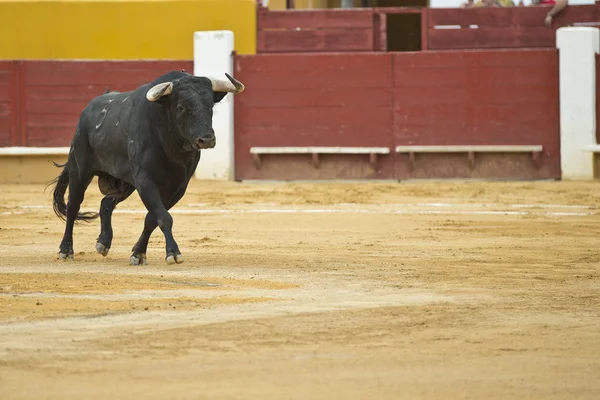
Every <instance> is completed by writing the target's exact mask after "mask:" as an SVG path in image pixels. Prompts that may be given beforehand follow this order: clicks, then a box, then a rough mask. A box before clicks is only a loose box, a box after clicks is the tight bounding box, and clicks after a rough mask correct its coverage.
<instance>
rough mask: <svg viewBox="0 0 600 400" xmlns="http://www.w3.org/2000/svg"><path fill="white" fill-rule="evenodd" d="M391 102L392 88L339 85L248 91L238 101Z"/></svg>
mask: <svg viewBox="0 0 600 400" xmlns="http://www.w3.org/2000/svg"><path fill="white" fill-rule="evenodd" d="M253 88H254V86H253ZM292 94H293V95H292ZM391 102H392V88H391V87H387V88H383V87H365V88H355V87H336V88H330V89H323V88H315V89H303V88H302V89H293V91H290V89H287V88H286V89H259V90H247V91H245V92H244V95H243V96H239V100H238V102H237V103H236V104H239V105H240V106H242V107H278V106H280V105H281V104H286V105H287V106H288V107H386V106H389V104H391Z"/></svg>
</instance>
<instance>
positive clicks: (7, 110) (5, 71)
mask: <svg viewBox="0 0 600 400" xmlns="http://www.w3.org/2000/svg"><path fill="white" fill-rule="evenodd" d="M12 69H13V62H11V61H2V62H0V147H4V146H10V144H11V137H12V135H13V134H14V130H15V127H14V126H12V124H13V121H14V118H12V114H13V113H14V110H13V107H12V104H11V99H12V96H11V91H12V90H11V89H12V87H11V82H12V79H11V78H12Z"/></svg>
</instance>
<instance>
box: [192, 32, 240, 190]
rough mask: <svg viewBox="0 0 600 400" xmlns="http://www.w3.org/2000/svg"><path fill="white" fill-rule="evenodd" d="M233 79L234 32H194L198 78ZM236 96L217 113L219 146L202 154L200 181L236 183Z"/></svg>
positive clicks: (226, 100) (198, 171) (220, 105)
mask: <svg viewBox="0 0 600 400" xmlns="http://www.w3.org/2000/svg"><path fill="white" fill-rule="evenodd" d="M226 72H227V73H228V74H229V75H231V76H234V75H233V32H232V31H203V32H194V75H195V76H208V77H212V78H220V79H225V80H227V77H226V76H225V73H226ZM233 96H234V95H233V94H228V95H227V96H225V98H224V99H223V100H221V102H220V103H217V104H215V107H214V109H213V121H212V122H213V129H214V130H215V136H216V138H217V145H216V146H215V148H213V149H209V150H202V154H201V157H200V163H199V164H198V168H197V169H196V174H195V176H196V178H198V179H224V180H233V178H234V175H233V166H234V163H233V161H234V159H233V151H234V148H233Z"/></svg>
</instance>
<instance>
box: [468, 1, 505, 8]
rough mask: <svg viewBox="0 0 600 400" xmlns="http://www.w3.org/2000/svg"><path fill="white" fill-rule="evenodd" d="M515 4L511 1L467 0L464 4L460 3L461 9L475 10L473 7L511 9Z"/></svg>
mask: <svg viewBox="0 0 600 400" xmlns="http://www.w3.org/2000/svg"><path fill="white" fill-rule="evenodd" d="M514 5H515V3H513V1H512V0H477V1H473V0H467V2H466V3H462V4H461V5H460V6H461V7H462V8H475V7H513V6H514Z"/></svg>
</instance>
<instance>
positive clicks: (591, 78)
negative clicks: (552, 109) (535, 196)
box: [556, 27, 600, 179]
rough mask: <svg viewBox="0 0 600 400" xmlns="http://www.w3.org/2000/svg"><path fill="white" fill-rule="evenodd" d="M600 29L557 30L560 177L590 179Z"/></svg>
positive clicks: (594, 149) (597, 148)
mask: <svg viewBox="0 0 600 400" xmlns="http://www.w3.org/2000/svg"><path fill="white" fill-rule="evenodd" d="M599 32H600V30H598V28H592V27H566V28H559V29H558V30H557V32H556V47H557V48H558V54H559V88H560V153H561V154H560V155H561V157H560V158H561V170H562V179H593V178H594V153H595V152H600V146H599V145H598V144H597V143H596V54H598V53H599V51H600V48H599V45H600V43H599V42H600V33H599Z"/></svg>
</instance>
